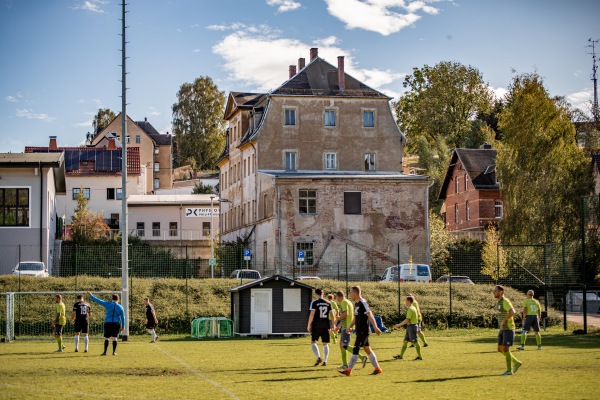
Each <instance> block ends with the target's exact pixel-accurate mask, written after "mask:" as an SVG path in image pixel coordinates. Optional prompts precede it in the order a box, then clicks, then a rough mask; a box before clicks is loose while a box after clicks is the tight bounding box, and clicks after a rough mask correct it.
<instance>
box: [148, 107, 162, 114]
mask: <svg viewBox="0 0 600 400" xmlns="http://www.w3.org/2000/svg"><path fill="white" fill-rule="evenodd" d="M148 115H150V116H153V117H155V116H157V115H160V112H159V111H157V110H156V108H154V107H152V106H150V107H148Z"/></svg>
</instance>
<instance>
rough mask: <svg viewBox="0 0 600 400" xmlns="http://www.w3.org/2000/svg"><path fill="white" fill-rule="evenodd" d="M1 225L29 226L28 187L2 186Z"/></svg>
mask: <svg viewBox="0 0 600 400" xmlns="http://www.w3.org/2000/svg"><path fill="white" fill-rule="evenodd" d="M0 226H29V189H28V188H22V189H17V188H0Z"/></svg>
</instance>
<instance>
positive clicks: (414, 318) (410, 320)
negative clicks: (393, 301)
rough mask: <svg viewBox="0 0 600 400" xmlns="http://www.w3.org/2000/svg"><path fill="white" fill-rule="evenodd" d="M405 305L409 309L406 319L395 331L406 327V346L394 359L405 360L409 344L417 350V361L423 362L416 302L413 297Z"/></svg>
mask: <svg viewBox="0 0 600 400" xmlns="http://www.w3.org/2000/svg"><path fill="white" fill-rule="evenodd" d="M405 304H406V307H407V310H406V319H405V320H404V321H402V322H400V323H399V324H396V325H394V329H398V328H401V327H403V326H404V325H406V334H405V335H404V344H403V345H402V350H401V351H400V354H398V355H397V356H394V358H395V359H397V360H402V358H404V352H405V351H406V348H407V347H408V343H412V344H414V345H415V348H416V349H417V358H415V361H417V360H422V359H423V356H422V355H421V345H420V344H419V339H418V337H417V326H418V325H419V312H418V311H417V308H416V307H415V300H414V299H413V298H412V297H411V296H407V297H406V301H405Z"/></svg>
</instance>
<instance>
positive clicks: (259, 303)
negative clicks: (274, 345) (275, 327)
mask: <svg viewBox="0 0 600 400" xmlns="http://www.w3.org/2000/svg"><path fill="white" fill-rule="evenodd" d="M250 293H251V297H252V300H251V307H250V314H251V316H250V333H271V319H272V310H273V307H272V301H271V289H251V290H250Z"/></svg>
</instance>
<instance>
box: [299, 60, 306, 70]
mask: <svg viewBox="0 0 600 400" xmlns="http://www.w3.org/2000/svg"><path fill="white" fill-rule="evenodd" d="M305 65H306V61H305V60H304V58H299V59H298V72H300V71H302V70H303V69H304V66H305Z"/></svg>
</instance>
